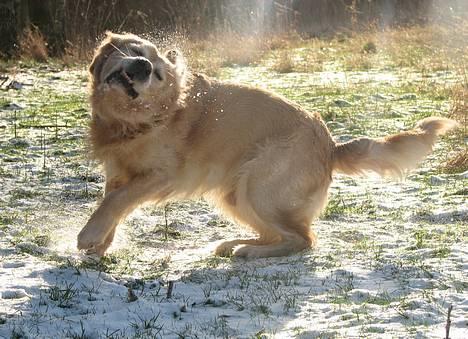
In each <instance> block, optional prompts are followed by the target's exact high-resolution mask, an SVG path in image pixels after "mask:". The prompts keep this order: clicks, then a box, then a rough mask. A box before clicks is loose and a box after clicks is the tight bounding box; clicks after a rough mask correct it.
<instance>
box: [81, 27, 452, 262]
mask: <svg viewBox="0 0 468 339" xmlns="http://www.w3.org/2000/svg"><path fill="white" fill-rule="evenodd" d="M89 73H90V103H91V107H92V119H91V120H92V121H91V123H90V143H91V146H92V147H91V148H92V152H93V155H94V156H95V157H96V158H97V159H98V160H99V161H100V162H102V164H103V169H104V171H105V177H106V183H105V193H104V199H103V200H102V202H101V204H100V206H99V207H98V208H97V210H96V211H95V212H94V213H93V214H92V216H91V218H90V220H89V221H88V223H87V224H86V225H85V226H84V228H83V229H82V230H81V232H80V233H79V235H78V249H84V250H88V251H90V252H93V253H96V254H98V255H104V253H105V252H106V250H107V248H108V247H109V246H110V244H111V243H112V240H113V237H114V233H115V230H116V227H117V225H118V224H119V223H120V222H121V221H122V219H123V218H124V217H125V216H126V215H128V214H129V213H130V212H131V211H132V210H134V209H135V208H136V207H138V206H139V205H141V204H142V203H144V202H148V201H151V202H155V203H161V202H164V201H168V200H175V199H187V198H193V197H204V198H206V199H207V200H208V201H211V202H212V203H214V204H215V205H216V206H217V207H220V208H221V209H222V210H223V211H224V212H225V213H226V215H227V216H229V217H230V218H232V219H233V220H234V221H236V222H238V223H240V224H244V225H247V226H249V227H251V228H252V229H253V230H254V231H255V232H256V233H257V234H258V237H257V238H253V239H235V240H228V241H225V242H223V243H222V244H220V245H219V246H218V247H217V248H216V250H215V253H216V254H217V255H221V256H230V255H234V256H238V257H247V258H258V257H273V256H284V255H288V254H291V253H295V252H298V251H300V250H303V249H306V248H308V247H310V246H312V245H314V243H315V241H316V236H315V234H314V233H313V231H312V230H311V229H310V224H311V222H312V221H313V219H314V218H316V217H318V215H319V214H320V212H321V211H322V210H323V208H324V207H325V205H326V202H327V195H328V188H329V186H330V183H331V181H332V174H333V173H334V172H341V173H344V174H348V175H361V174H365V173H367V172H369V171H372V172H376V173H378V174H380V175H381V176H397V177H400V176H403V175H404V174H405V173H406V172H407V171H408V170H410V169H412V168H414V167H415V166H416V165H417V164H418V162H420V161H421V160H422V159H423V158H424V157H425V156H426V155H427V154H428V153H429V152H430V151H431V150H432V147H433V145H434V143H435V141H436V139H437V136H438V135H441V134H444V133H445V132H447V131H448V130H450V129H452V128H454V127H455V126H456V122H455V121H453V120H450V119H445V118H439V117H431V118H426V119H424V120H421V121H419V122H418V123H417V124H416V126H415V128H414V129H412V130H409V131H403V132H401V133H398V134H395V135H390V136H387V137H383V138H375V139H372V138H358V139H354V140H351V141H349V142H346V143H336V142H335V141H334V140H333V139H332V136H331V135H330V132H329V131H328V129H327V127H326V125H325V123H324V122H323V121H322V119H321V117H320V115H318V114H311V113H309V112H307V111H305V110H304V109H303V108H301V107H300V106H298V105H297V104H295V103H293V102H290V101H289V100H287V99H285V98H283V97H281V96H279V95H276V94H274V93H271V92H268V91H265V90H262V89H258V88H252V87H248V86H244V85H239V84H232V83H226V82H221V81H218V80H214V79H211V78H208V77H206V76H204V75H201V74H196V73H191V72H190V71H189V70H188V68H187V67H186V65H185V61H184V58H183V56H182V55H181V53H180V52H178V51H176V50H169V51H167V52H165V53H161V52H160V51H159V50H158V49H157V47H156V46H155V45H154V44H152V43H151V42H149V41H147V40H145V39H142V38H140V37H138V36H136V35H133V34H113V33H110V32H108V33H107V36H106V38H105V39H104V40H103V42H102V43H101V45H100V46H99V47H98V48H97V50H96V52H95V55H94V58H93V60H92V63H91V65H90V67H89Z"/></svg>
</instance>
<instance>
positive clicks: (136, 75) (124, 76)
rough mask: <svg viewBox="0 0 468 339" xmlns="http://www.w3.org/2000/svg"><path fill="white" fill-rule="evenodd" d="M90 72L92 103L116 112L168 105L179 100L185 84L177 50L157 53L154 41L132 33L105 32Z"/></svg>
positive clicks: (121, 112)
mask: <svg viewBox="0 0 468 339" xmlns="http://www.w3.org/2000/svg"><path fill="white" fill-rule="evenodd" d="M89 72H90V77H91V98H92V104H93V106H96V105H98V106H102V105H104V106H105V107H106V108H107V109H106V110H107V111H112V110H113V114H118V115H121V114H122V115H124V114H137V113H143V112H140V111H148V110H151V111H153V112H155V111H157V110H160V109H162V108H165V109H167V108H168V107H170V106H171V105H172V104H174V103H175V102H176V101H177V100H179V98H180V96H181V93H182V91H183V87H184V85H185V63H184V61H183V58H182V56H181V54H180V53H179V52H177V51H175V50H170V51H167V52H166V53H160V52H159V51H158V49H157V48H156V46H155V45H154V44H152V43H151V42H149V41H148V40H145V39H142V38H140V37H138V36H136V35H133V34H114V33H110V32H108V33H107V36H106V38H105V39H104V41H103V42H102V43H101V45H100V46H99V47H98V48H97V50H96V52H95V55H94V58H93V61H92V63H91V65H90V67H89ZM99 103H101V105H99ZM129 110H130V111H129ZM120 118H122V117H120ZM125 120H126V119H125Z"/></svg>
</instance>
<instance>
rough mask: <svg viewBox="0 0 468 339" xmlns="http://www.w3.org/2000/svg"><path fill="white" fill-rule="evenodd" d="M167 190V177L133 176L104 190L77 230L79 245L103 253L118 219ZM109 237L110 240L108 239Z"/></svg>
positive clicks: (166, 192)
mask: <svg viewBox="0 0 468 339" xmlns="http://www.w3.org/2000/svg"><path fill="white" fill-rule="evenodd" d="M169 193H170V190H169V187H168V185H167V181H166V180H162V179H161V178H148V177H142V178H140V177H139V178H135V179H132V180H130V181H129V182H127V183H126V184H124V185H122V186H121V187H119V188H118V189H115V190H113V191H111V192H109V193H107V194H106V196H105V198H104V200H103V201H102V203H101V205H100V206H99V207H98V209H97V210H96V211H95V212H94V213H93V215H92V216H91V218H90V219H89V221H88V223H87V224H86V226H85V227H83V229H82V230H81V232H80V233H79V234H78V249H86V250H94V251H95V252H96V253H97V254H99V255H103V254H104V252H105V251H106V250H107V248H108V247H109V246H110V243H111V241H112V238H113V232H114V231H115V228H116V227H117V225H118V224H119V222H120V221H121V220H122V219H123V218H124V217H125V216H127V215H128V214H129V213H130V212H131V211H133V210H134V209H135V208H136V207H137V206H138V205H140V204H141V203H143V202H145V201H149V200H153V201H158V200H161V199H163V198H164V197H166V196H167V195H168V194H169ZM108 239H111V240H110V241H107V240H108Z"/></svg>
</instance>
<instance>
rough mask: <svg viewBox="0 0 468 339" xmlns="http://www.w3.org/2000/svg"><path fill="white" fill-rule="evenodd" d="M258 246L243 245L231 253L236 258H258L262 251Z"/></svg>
mask: <svg viewBox="0 0 468 339" xmlns="http://www.w3.org/2000/svg"><path fill="white" fill-rule="evenodd" d="M258 247H259V246H252V245H245V246H241V247H238V248H236V249H235V251H234V252H233V253H232V255H233V256H234V257H237V258H246V259H247V258H260V257H262V251H261V250H259V248H258Z"/></svg>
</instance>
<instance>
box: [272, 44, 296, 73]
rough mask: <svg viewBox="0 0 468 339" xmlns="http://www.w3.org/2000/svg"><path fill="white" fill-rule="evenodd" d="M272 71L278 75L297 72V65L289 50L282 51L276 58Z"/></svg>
mask: <svg viewBox="0 0 468 339" xmlns="http://www.w3.org/2000/svg"><path fill="white" fill-rule="evenodd" d="M271 69H272V70H273V71H275V72H277V73H290V72H293V71H295V70H296V69H295V63H294V60H293V56H292V55H291V52H290V51H288V50H283V51H281V52H280V53H279V54H278V56H277V57H276V58H275V61H274V63H273V65H272V66H271Z"/></svg>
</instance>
